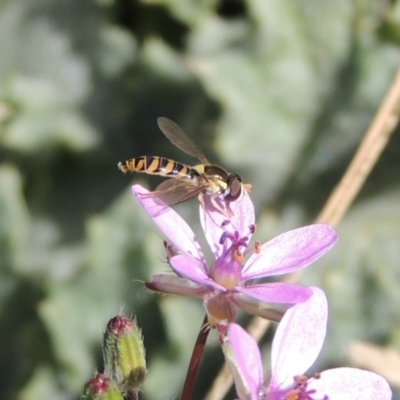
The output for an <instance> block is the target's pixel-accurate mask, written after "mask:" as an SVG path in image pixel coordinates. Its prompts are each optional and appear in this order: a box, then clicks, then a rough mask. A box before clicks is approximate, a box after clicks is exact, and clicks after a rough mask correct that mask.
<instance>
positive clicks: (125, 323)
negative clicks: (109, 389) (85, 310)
mask: <svg viewBox="0 0 400 400" xmlns="http://www.w3.org/2000/svg"><path fill="white" fill-rule="evenodd" d="M103 357H104V368H105V374H106V375H107V376H110V377H112V378H113V379H114V380H115V382H116V383H117V385H118V387H119V388H120V390H121V391H122V392H123V393H127V392H134V393H135V392H137V391H138V390H139V387H140V385H141V384H142V383H143V382H144V380H145V378H146V373H147V369H146V360H145V349H144V346H143V340H142V334H141V331H140V329H139V328H138V327H137V325H136V321H134V320H131V319H130V318H128V317H126V316H122V315H120V316H117V317H115V318H113V319H111V320H110V321H109V322H108V324H107V329H106V332H105V334H104V343H103Z"/></svg>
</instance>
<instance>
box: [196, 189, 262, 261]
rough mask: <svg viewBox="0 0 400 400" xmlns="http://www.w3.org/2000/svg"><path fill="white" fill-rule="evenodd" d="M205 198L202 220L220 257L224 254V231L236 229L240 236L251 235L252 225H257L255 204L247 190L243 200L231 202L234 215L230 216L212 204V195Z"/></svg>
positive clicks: (213, 249) (205, 230)
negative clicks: (222, 242) (222, 240)
mask: <svg viewBox="0 0 400 400" xmlns="http://www.w3.org/2000/svg"><path fill="white" fill-rule="evenodd" d="M221 199H222V196H220V197H219V203H220V204H222V205H223V200H221ZM204 200H205V209H204V207H203V206H202V205H200V222H201V225H202V227H203V230H204V234H205V236H206V239H207V241H208V244H209V245H210V247H211V250H212V251H213V253H214V254H215V257H216V258H218V257H219V256H221V254H222V248H223V246H222V245H221V244H220V240H221V237H222V235H223V233H224V232H226V231H227V232H231V233H234V232H235V231H236V232H239V235H240V237H244V236H249V231H250V227H251V226H254V225H255V214H254V205H253V203H252V201H251V199H250V196H249V194H248V193H247V192H245V193H244V194H243V197H242V199H241V200H238V201H234V202H231V203H230V208H231V210H232V212H233V215H232V217H228V216H226V215H224V214H222V213H221V212H219V211H218V210H216V209H215V208H214V207H213V206H212V204H211V198H210V196H205V197H204ZM221 201H222V203H221ZM250 236H251V235H250ZM249 239H250V237H249Z"/></svg>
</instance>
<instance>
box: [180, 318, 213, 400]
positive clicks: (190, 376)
mask: <svg viewBox="0 0 400 400" xmlns="http://www.w3.org/2000/svg"><path fill="white" fill-rule="evenodd" d="M209 332H210V326H209V325H208V318H207V315H206V316H205V317H204V320H203V322H202V324H201V328H200V331H199V334H198V336H197V340H196V343H195V345H194V348H193V352H192V357H191V358H190V363H189V368H188V371H187V374H186V379H185V385H184V386H183V390H182V396H181V400H191V398H192V394H193V389H194V384H195V382H196V376H197V372H198V370H199V366H200V360H201V357H202V356H203V352H204V346H205V344H206V341H207V337H208V333H209Z"/></svg>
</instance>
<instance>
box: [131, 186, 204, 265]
mask: <svg viewBox="0 0 400 400" xmlns="http://www.w3.org/2000/svg"><path fill="white" fill-rule="evenodd" d="M132 191H133V193H134V195H135V197H136V198H137V200H138V201H139V204H140V205H141V206H142V207H143V208H144V210H145V211H146V212H147V214H149V216H150V218H151V219H152V220H153V222H154V223H155V224H156V226H157V227H158V228H159V229H160V231H161V232H162V233H163V234H164V236H165V237H166V239H167V240H168V242H171V243H172V244H173V245H174V246H175V247H177V248H178V249H179V250H180V251H182V252H183V253H185V254H190V255H192V256H193V257H194V258H196V259H198V260H200V261H203V260H204V256H203V253H202V252H201V248H200V245H199V243H198V241H197V239H196V236H195V234H194V233H193V231H192V229H191V228H190V227H189V225H188V224H187V223H186V222H185V221H184V220H183V219H182V218H181V217H180V216H179V214H178V213H176V212H175V211H174V210H173V209H172V208H171V207H169V206H167V205H166V204H165V203H163V202H162V201H161V200H160V199H159V198H158V197H156V196H154V195H152V194H151V193H150V192H149V191H148V190H146V189H145V188H143V187H142V186H140V185H134V186H132Z"/></svg>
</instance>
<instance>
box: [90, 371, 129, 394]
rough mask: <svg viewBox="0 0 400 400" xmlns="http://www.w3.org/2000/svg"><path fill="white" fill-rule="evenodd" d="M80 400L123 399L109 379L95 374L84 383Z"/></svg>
mask: <svg viewBox="0 0 400 400" xmlns="http://www.w3.org/2000/svg"><path fill="white" fill-rule="evenodd" d="M82 400H123V397H122V395H121V393H120V392H119V391H118V388H117V386H116V384H115V383H114V382H113V381H112V380H111V379H110V378H108V377H107V376H105V375H103V374H97V375H96V376H95V377H94V378H93V379H91V380H90V381H88V382H86V384H85V386H84V388H83V395H82Z"/></svg>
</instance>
